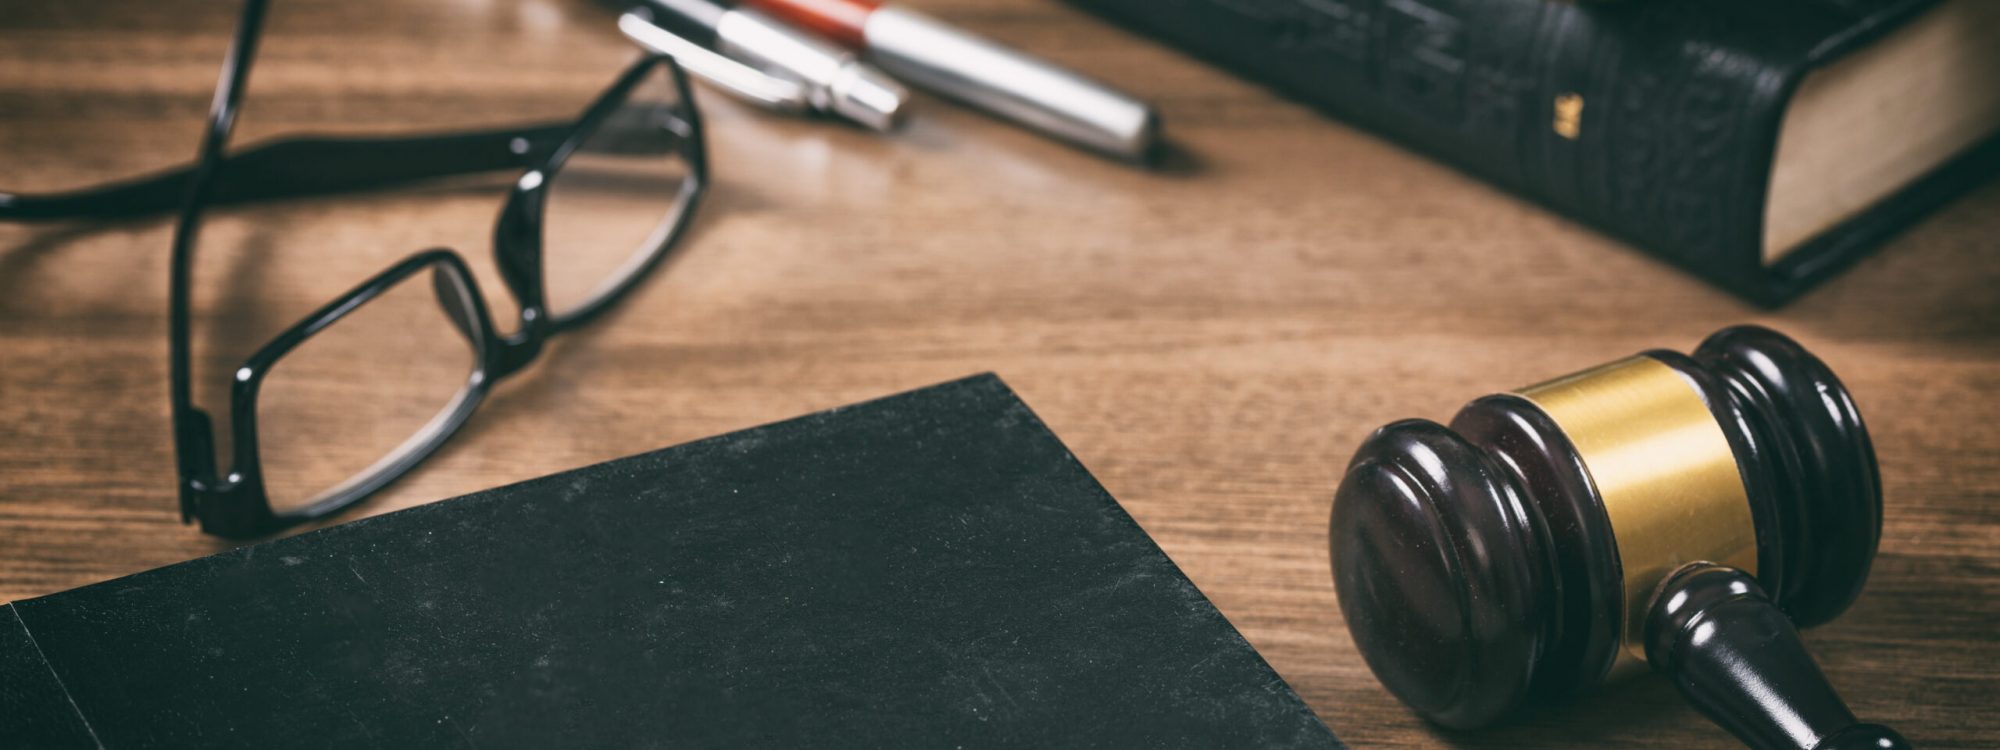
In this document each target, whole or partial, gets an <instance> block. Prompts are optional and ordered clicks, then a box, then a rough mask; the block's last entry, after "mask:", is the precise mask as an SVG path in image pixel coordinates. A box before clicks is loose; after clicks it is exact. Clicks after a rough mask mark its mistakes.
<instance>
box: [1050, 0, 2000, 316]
mask: <svg viewBox="0 0 2000 750" xmlns="http://www.w3.org/2000/svg"><path fill="white" fill-rule="evenodd" d="M1072 2H1074V3H1076V4H1077V5H1080V6H1083V7H1085V8H1087V9H1091V10H1094V11H1096V12H1099V13H1101V14H1103V15H1105V16H1107V17H1110V18H1112V19H1113V20H1116V21H1118V22H1121V23H1123V24H1126V25H1128V26H1131V27H1133V28H1135V29H1137V30H1139V31H1142V32H1144V33H1147V34H1150V35H1153V36H1156V37H1159V38H1161V39H1163V40H1165V41H1167V42H1169V43H1171V44H1174V45H1176V46H1179V47H1181V48H1183V49H1186V50H1188V51H1190V52H1192V53H1194V54H1196V55H1198V56H1201V57H1203V58H1206V59H1208V60H1211V61H1213V62H1215V63H1218V64H1220V65H1222V66H1223V67H1226V68H1229V69H1232V70H1234V71H1236V72H1238V73H1240V74H1242V75H1244V76H1246V77H1249V78H1251V79H1253V80H1257V81H1260V82H1263V83H1266V84H1268V85H1271V86H1272V87H1274V88H1276V89H1277V90H1279V91H1280V92H1282V93H1285V94H1288V95H1291V96H1293V97H1296V98H1298V99H1300V100H1302V101H1304V102H1306V103H1309V104H1312V105H1316V106H1318V107H1320V108H1322V109H1324V110H1326V111H1328V112H1329V113H1331V114H1333V115H1336V116H1338V117H1340V118H1342V119H1345V120H1347V121H1349V122H1352V123H1355V124H1357V125H1360V126H1363V127H1365V128H1368V129H1370V130H1372V131H1374V132H1377V133H1380V134H1382V135H1385V136H1388V137H1390V138H1392V139H1395V140H1398V141H1400V142H1402V143H1404V144H1406V145H1409V146H1412V147H1414V148H1416V149H1418V150H1420V151H1422V152H1425V153H1427V154H1429V155H1431V156H1433V157H1435V158H1438V159H1440V160H1442V161H1445V162H1447V163H1450V164H1452V165H1455V166H1457V167H1459V168H1461V169H1463V170H1465V171H1467V172H1469V173H1471V174H1474V175H1476V176H1479V177H1482V178H1484V179H1486V180H1488V181H1491V182H1493V183H1495V184H1497V185H1499V186H1501V187H1503V188H1506V189H1508V190H1511V191H1514V192H1516V193H1518V194H1521V195H1524V196H1526V197H1528V198H1531V199H1533V200H1536V201H1538V202H1540V203H1542V204H1544V205H1546V206H1549V207H1551V208H1553V209H1555V210H1557V211H1559V212H1561V213H1564V214H1566V215H1569V216H1571V217H1572V218H1576V219H1579V220H1581V221H1583V222H1585V223H1588V224H1591V225H1593V226H1595V227H1597V228H1599V229H1601V230H1604V231H1607V232H1609V233H1611V234H1613V235H1615V236H1618V237H1620V238H1623V239H1624V240H1626V241H1628V242H1631V243H1633V244H1635V245H1637V246H1639V247H1640V248H1643V249H1645V250H1647V251H1649V252H1651V253H1653V254H1655V255H1657V256H1658V257H1661V258H1663V259H1665V260H1667V261H1670V262H1672V263H1674V264H1676V265H1679V266H1681V267H1683V268H1685V269H1686V270H1689V271H1692V272H1694V273H1695V274H1698V275H1700V276H1702V277H1704V278H1706V279H1708V280H1710V281H1712V282H1714V283H1716V284H1719V285H1721V286H1722V287H1724V288H1726V289H1729V290H1731V291H1733V292H1735V293H1737V294H1739V295H1742V296H1744V297H1747V298H1749V299H1751V300H1753V301H1756V302H1759V303H1762V304H1766V305H1775V304H1779V303H1782V302H1784V301H1785V300H1787V299H1789V298H1791V297H1793V296H1795V295H1796V294H1798V293H1799V292H1801V291H1804V290H1805V289H1806V288H1807V287H1809V286H1810V285H1812V284H1814V283H1816V282H1818V281H1820V280H1822V279H1824V278H1826V277H1827V276H1828V275H1830V274H1832V273H1834V272H1835V271H1837V270H1839V269H1840V268H1842V267H1844V266H1846V265H1847V264H1849V263H1851V262H1852V261H1853V260H1855V259H1857V258H1858V257H1859V256H1860V255H1862V254H1864V253H1865V252H1867V251H1868V250H1871V249H1873V248H1875V247H1877V246H1879V245H1880V243H1882V242H1883V241H1884V240H1885V239H1887V238H1888V237H1889V236H1890V235H1892V234H1894V233H1895V232H1897V231H1900V230H1901V229H1903V228H1905V227H1906V226H1908V225H1909V224H1911V223H1912V222H1914V221H1915V220H1916V219H1918V218H1920V217H1921V216H1922V215H1923V214H1925V213H1926V212H1928V211H1930V210H1932V209H1934V208H1935V207H1936V206H1938V205H1940V204H1942V203H1943V202H1944V201H1946V200H1948V199H1949V198H1951V197H1953V196H1955V195H1957V194H1959V193H1960V192H1962V191H1963V190H1965V189H1966V188H1968V187H1970V186H1972V185H1974V184H1976V183H1978V182H1979V181H1981V180H1983V179H1985V178H1987V177H1989V176H1991V175H1992V174H1994V173H1995V171H1996V170H2000V137H1996V136H1995V133H1996V132H2000V41H1996V40H2000V3H1996V2H1992V1H1991V0H1943V1H1942V2H1941V1H1940V0H1749V1H1746V0H1662V1H1660V2H1652V1H1650V0H1649V1H1646V2H1560V1H1557V0H1072Z"/></svg>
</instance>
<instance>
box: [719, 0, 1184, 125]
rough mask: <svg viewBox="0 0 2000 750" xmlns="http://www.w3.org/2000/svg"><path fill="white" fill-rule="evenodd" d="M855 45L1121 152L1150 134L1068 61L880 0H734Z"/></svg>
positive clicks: (1134, 102)
mask: <svg viewBox="0 0 2000 750" xmlns="http://www.w3.org/2000/svg"><path fill="white" fill-rule="evenodd" d="M740 2H741V3H742V4H743V5H744V6H749V7H752V8H758V9H762V10H764V11H766V12H768V13H770V14H771V15H773V16H777V17H778V18H781V19H784V20H786V21H790V22H792V23H795V24H798V25H799V26H801V27H804V28H807V29H811V30H813V31H815V32H818V33H819V34H821V35H823V36H825V37H826V38H828V39H831V40H834V41H836V42H839V43H841V44H843V45H846V46H847V47H849V48H851V49H855V50H860V51H862V52H864V53H865V54H866V56H867V59H868V61H869V62H872V63H874V64H876V65H877V66H879V67H881V68H882V70H884V71H886V72H888V73H889V74H890V75H893V76H896V77H897V78H899V79H902V80H904V81H907V82H909V83H911V84H914V85H917V86H920V87H922V88H925V89H929V90H931V91H934V92H936V93H939V94H942V95H944V96H947V97H950V98H953V99H958V100H961V101H964V102H966V103H969V104H972V105H974V106H977V107H980V108H983V109H986V110H988V111H990V112H993V113H995V114H998V115H1001V116H1003V117H1006V118H1009V119H1012V120H1014V121H1016V122H1019V123H1022V124H1024V125H1027V126H1029V127H1032V128H1034V129H1037V130H1040V131H1042V132H1044V133H1048V134H1050V135H1053V136H1056V137H1058V138H1061V139H1064V140H1067V141H1070V142H1072V143H1076V144H1079V145H1082V146H1085V147H1088V148H1092V149H1096V150H1098V151H1101V152H1104V153H1108V154H1111V155H1113V156H1119V157H1123V158H1127V159H1134V160H1139V159H1144V158H1145V157H1146V156H1147V154H1148V152H1150V151H1151V149H1152V147H1153V143H1154V141H1155V140H1156V139H1157V138H1158V134H1159V118H1158V116H1157V115H1155V114H1154V112H1153V109H1152V107H1150V106H1148V105H1147V104H1146V103H1144V102H1141V101H1139V100H1138V99H1136V98H1133V97H1132V96H1130V95H1128V94H1125V93H1123V92H1120V91H1118V90H1116V89H1113V88H1111V87H1110V86H1107V85H1105V84H1102V83H1099V82H1097V81H1093V80H1091V79H1089V78H1086V77H1084V76H1083V75H1081V74H1079V73H1076V72H1075V71H1071V70H1066V69H1064V68H1061V67H1058V66H1056V65H1053V64H1050V63H1047V62H1044V61H1041V60H1038V59H1035V58H1033V57H1030V56H1028V55H1027V54H1025V53H1022V52H1020V51H1018V50H1014V49H1010V48H1008V47H1004V46H1001V45H999V44H997V43H994V42H992V41H990V40H987V39H983V38H981V37H978V36H975V35H973V34H970V33H967V32H965V31H961V30H959V29H957V28H954V27H953V26H951V25H949V24H946V23H944V22H943V21H939V20H937V19H934V18H931V17H930V16H926V15H924V14H922V13H918V12H916V11H913V10H910V9H907V8H903V7H900V6H897V5H896V4H894V3H884V2H881V0H740Z"/></svg>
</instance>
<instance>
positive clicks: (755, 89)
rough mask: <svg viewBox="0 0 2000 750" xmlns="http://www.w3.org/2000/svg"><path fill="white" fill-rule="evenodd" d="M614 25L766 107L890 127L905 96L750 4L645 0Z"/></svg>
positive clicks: (841, 53)
mask: <svg viewBox="0 0 2000 750" xmlns="http://www.w3.org/2000/svg"><path fill="white" fill-rule="evenodd" d="M618 28H619V30H621V31H623V32H624V33H625V35H626V37H628V38H630V39H631V40H632V41H633V42H635V43H638V44H639V45H640V46H643V47H647V48H649V49H652V50H653V51H655V52H659V53H662V54H667V55H672V56H674V58H675V59H676V60H677V61H679V62H681V64H682V67H684V68H686V69H687V70H688V72H690V73H693V74H695V75H696V76H699V77H701V78H703V79H704V80H707V81H709V82H710V83H713V84H716V85H717V86H720V87H722V88H724V89H726V90H728V91H730V92H732V93H735V94H736V95H738V96H741V97H744V98H746V99H749V100H751V101H753V102H756V103H759V104H762V105H764V106H766V107H770V108H772V109H778V110H783V111H802V110H810V111H816V112H828V113H832V114H836V115H839V116H841V117H845V118H847V119H849V120H853V121H854V122H857V123H860V124H862V125H865V126H867V127H869V128H873V129H875V130H890V129H892V128H894V127H896V126H897V125H898V124H900V122H901V120H902V115H903V107H904V105H905V104H906V103H907V102H908V101H909V96H910V95H909V92H908V91H907V90H905V89H904V88H903V86H902V85H901V84H898V83H897V82H896V81H895V80H894V79H892V78H890V77H889V76H887V75H885V74H883V73H882V72H881V71H878V70H875V69H874V68H873V67H870V66H869V65H868V64H866V63H863V62H861V61H860V60H858V59H856V58H855V56H854V55H853V54H852V53H850V52H848V51H847V50H844V49H841V48H840V47H838V46H835V45H832V44H828V43H826V42H824V41H821V40H820V39H818V38H816V37H814V36H812V35H811V34H808V33H805V32H803V31H800V30H798V29H795V28H793V27H791V26H789V25H787V24H786V23H784V22H783V21H779V20H776V19H773V18H771V17H770V16H767V15H764V14H762V13H759V12H757V11H756V10H753V9H750V8H729V7H725V6H722V5H718V4H716V3H715V2H713V1H712V0H645V2H643V3H640V4H639V7H638V8H637V9H636V10H634V11H633V12H630V13H626V14H625V15H624V16H621V17H620V18H619V19H618Z"/></svg>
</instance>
